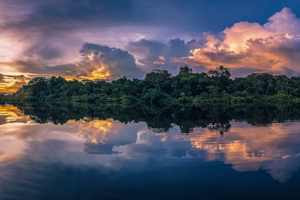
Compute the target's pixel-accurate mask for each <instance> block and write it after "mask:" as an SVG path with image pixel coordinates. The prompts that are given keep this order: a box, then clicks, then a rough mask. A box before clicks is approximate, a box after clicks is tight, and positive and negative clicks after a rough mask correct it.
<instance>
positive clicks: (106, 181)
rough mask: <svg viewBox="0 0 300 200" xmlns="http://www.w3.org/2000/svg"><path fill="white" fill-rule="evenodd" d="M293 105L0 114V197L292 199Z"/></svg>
mask: <svg viewBox="0 0 300 200" xmlns="http://www.w3.org/2000/svg"><path fill="white" fill-rule="evenodd" d="M299 120H300V107H299V106H296V105H293V106H285V107H278V106H248V107H245V106H243V107H226V106H202V107H198V108H195V107H176V108H164V109H162V108H160V109H158V108H154V107H150V108H147V107H142V108H136V107H135V108H109V109H107V108H97V107H92V106H85V107H84V106H83V107H82V106H81V107H50V106H45V107H40V106H38V107H28V106H20V105H18V107H15V106H12V105H6V106H1V107H0V199H221V198H222V199H229V198H231V199H253V198H256V199H298V197H299V195H300V191H299V189H298V186H299V184H300V174H299V169H300V122H299Z"/></svg>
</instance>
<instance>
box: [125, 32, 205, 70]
mask: <svg viewBox="0 0 300 200" xmlns="http://www.w3.org/2000/svg"><path fill="white" fill-rule="evenodd" d="M202 46H203V44H202V41H196V40H191V41H189V42H185V41H184V40H181V39H179V38H175V39H170V40H169V41H168V42H167V43H166V44H163V43H161V42H158V41H154V40H146V39H141V40H139V41H137V42H129V43H128V45H127V46H126V49H127V50H128V51H129V52H130V53H133V54H134V55H138V56H140V57H142V58H141V59H139V60H138V61H139V62H140V63H142V64H143V66H141V68H143V69H145V70H146V71H151V70H152V69H163V70H168V71H170V72H171V73H173V74H176V73H178V70H179V67H180V66H184V65H185V64H184V63H183V62H174V61H173V58H177V57H179V58H181V57H185V56H189V55H190V53H189V52H190V50H192V49H193V48H199V47H202ZM203 70H205V68H204V67H200V66H196V67H195V72H200V71H203Z"/></svg>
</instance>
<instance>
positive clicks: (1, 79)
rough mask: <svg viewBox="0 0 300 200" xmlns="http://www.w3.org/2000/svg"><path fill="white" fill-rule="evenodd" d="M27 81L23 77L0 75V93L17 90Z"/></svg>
mask: <svg viewBox="0 0 300 200" xmlns="http://www.w3.org/2000/svg"><path fill="white" fill-rule="evenodd" d="M28 80H29V79H28V78H26V77H25V76H24V75H4V74H0V92H5V93H11V92H15V91H16V90H18V89H19V88H20V87H22V86H23V85H24V84H26V83H27V81H28Z"/></svg>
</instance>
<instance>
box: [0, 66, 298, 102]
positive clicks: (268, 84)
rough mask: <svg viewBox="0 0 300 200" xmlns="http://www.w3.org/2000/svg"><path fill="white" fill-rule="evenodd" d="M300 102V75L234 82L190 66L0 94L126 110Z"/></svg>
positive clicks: (45, 81) (59, 81) (37, 81)
mask: <svg viewBox="0 0 300 200" xmlns="http://www.w3.org/2000/svg"><path fill="white" fill-rule="evenodd" d="M298 98H300V77H287V76H285V75H273V74H269V73H252V74H250V75H248V76H247V77H243V78H235V79H232V78H231V74H230V70H229V69H228V68H225V67H223V66H220V67H218V68H216V69H215V70H210V71H208V72H207V73H204V72H203V73H193V71H192V69H190V68H189V67H187V66H185V67H181V68H180V71H179V73H178V74H177V75H176V76H173V75H172V74H171V73H169V72H168V71H166V70H157V69H155V70H153V71H152V72H149V73H147V74H146V77H145V78H144V79H141V80H140V79H128V78H126V77H123V78H120V79H118V80H114V81H112V82H107V81H105V80H95V81H82V82H80V81H78V80H71V81H67V80H66V79H65V78H63V77H54V76H53V77H51V78H44V77H37V78H34V79H32V80H30V81H29V82H28V83H27V85H24V86H23V87H21V88H20V89H19V90H18V91H17V92H16V93H13V94H10V95H4V94H0V101H2V102H12V101H14V102H16V101H20V102H21V101H26V102H51V103H61V102H64V103H70V102H79V103H92V104H98V105H107V104H121V105H124V106H126V105H130V104H151V105H173V104H180V103H189V102H193V103H195V102H196V103H197V102H198V103H201V102H231V103H237V102H240V103H241V102H244V103H246V102H257V101H268V102H269V101H271V102H272V101H275V102H278V101H280V102H287V101H288V102H290V101H293V102H298V101H299V99H298ZM299 102H300V101H299Z"/></svg>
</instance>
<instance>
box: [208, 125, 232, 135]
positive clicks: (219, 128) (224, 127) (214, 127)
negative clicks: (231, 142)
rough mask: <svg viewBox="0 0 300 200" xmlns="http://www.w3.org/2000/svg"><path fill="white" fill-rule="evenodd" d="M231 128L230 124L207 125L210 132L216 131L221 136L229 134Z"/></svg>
mask: <svg viewBox="0 0 300 200" xmlns="http://www.w3.org/2000/svg"><path fill="white" fill-rule="evenodd" d="M230 127H231V124H230V123H229V122H228V123H227V124H221V123H210V124H208V125H207V129H208V130H210V131H215V132H217V133H219V134H220V135H223V134H224V133H225V132H228V131H229V129H230Z"/></svg>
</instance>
